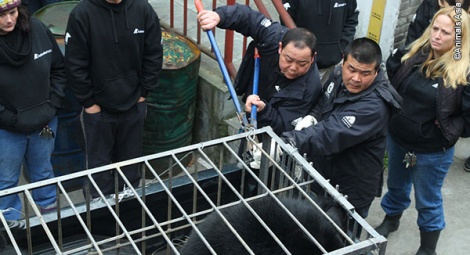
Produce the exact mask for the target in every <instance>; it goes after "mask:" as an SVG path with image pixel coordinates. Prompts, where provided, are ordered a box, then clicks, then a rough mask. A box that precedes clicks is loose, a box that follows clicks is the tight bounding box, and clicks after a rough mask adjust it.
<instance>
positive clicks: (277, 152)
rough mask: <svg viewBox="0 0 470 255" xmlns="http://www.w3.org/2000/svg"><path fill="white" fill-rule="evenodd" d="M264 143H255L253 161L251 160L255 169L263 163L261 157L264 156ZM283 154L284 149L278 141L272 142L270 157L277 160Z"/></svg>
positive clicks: (251, 164) (270, 163) (251, 165)
mask: <svg viewBox="0 0 470 255" xmlns="http://www.w3.org/2000/svg"><path fill="white" fill-rule="evenodd" d="M262 149H263V143H257V144H254V145H253V161H251V162H250V167H251V168H253V169H260V164H261V157H263V152H262V151H261V150H262ZM281 155H282V150H281V148H280V147H279V145H278V144H277V143H275V142H274V141H273V142H271V149H270V151H269V157H270V158H272V159H274V160H275V161H279V160H280V156H281ZM269 165H270V166H271V165H272V162H271V161H269Z"/></svg>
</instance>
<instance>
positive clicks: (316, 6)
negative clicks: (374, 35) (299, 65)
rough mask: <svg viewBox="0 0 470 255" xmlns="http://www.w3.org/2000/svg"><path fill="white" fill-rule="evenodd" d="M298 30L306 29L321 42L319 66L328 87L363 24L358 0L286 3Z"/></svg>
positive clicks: (295, 0)
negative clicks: (359, 24)
mask: <svg viewBox="0 0 470 255" xmlns="http://www.w3.org/2000/svg"><path fill="white" fill-rule="evenodd" d="M283 2H284V8H285V9H286V11H287V12H288V13H289V15H290V16H291V17H292V20H293V21H294V23H295V24H296V26H297V27H303V28H306V29H308V30H310V31H312V32H313V34H315V36H316V37H317V40H318V46H317V52H318V53H317V57H316V63H317V66H318V69H320V76H321V81H322V84H323V85H325V82H326V80H328V78H329V76H330V74H331V73H332V72H333V69H334V68H335V66H336V65H337V64H338V63H339V62H340V61H341V60H342V58H343V53H344V49H346V46H348V44H349V43H350V42H351V41H352V40H353V39H354V34H355V33H356V26H357V24H358V23H359V21H358V16H359V9H358V8H357V2H356V0H337V1H331V0H315V1H312V0H283Z"/></svg>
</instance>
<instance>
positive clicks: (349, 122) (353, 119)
mask: <svg viewBox="0 0 470 255" xmlns="http://www.w3.org/2000/svg"><path fill="white" fill-rule="evenodd" d="M342 121H343V123H344V125H346V127H348V128H351V127H352V125H353V124H354V122H356V117H354V116H344V117H343V119H342Z"/></svg>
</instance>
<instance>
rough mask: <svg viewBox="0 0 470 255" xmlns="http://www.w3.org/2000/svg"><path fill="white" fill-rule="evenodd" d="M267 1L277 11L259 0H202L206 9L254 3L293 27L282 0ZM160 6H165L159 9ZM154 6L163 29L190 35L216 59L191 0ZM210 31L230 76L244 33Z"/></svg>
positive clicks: (242, 49) (241, 49) (168, 0)
mask: <svg viewBox="0 0 470 255" xmlns="http://www.w3.org/2000/svg"><path fill="white" fill-rule="evenodd" d="M271 2H272V3H268V4H269V5H272V6H274V8H275V9H274V10H276V11H277V12H276V13H269V11H268V8H267V7H266V6H265V4H264V3H263V1H261V0H253V1H252V2H251V1H250V0H243V1H242V0H238V1H236V0H226V1H225V2H224V1H217V0H211V1H208V0H206V1H203V4H204V5H205V8H206V9H214V8H216V7H218V6H221V5H233V4H235V3H240V4H246V5H251V6H253V4H254V6H253V7H255V8H256V9H258V10H259V11H260V12H262V13H263V14H264V15H266V16H267V17H269V18H273V17H277V16H278V15H279V16H280V17H281V18H282V20H283V22H284V24H286V26H287V27H295V24H294V22H293V21H292V19H291V18H290V16H289V15H288V14H287V12H286V11H285V10H284V8H283V7H282V0H272V1H271ZM162 6H166V7H167V8H165V9H163V10H162V8H161V7H162ZM154 7H155V9H156V10H157V13H158V14H159V16H160V25H161V26H162V27H163V28H164V29H166V30H169V31H173V32H175V33H178V34H180V35H182V36H184V37H186V38H188V39H190V40H191V41H193V42H194V43H195V44H196V45H197V46H198V47H199V49H200V50H201V51H202V52H204V53H205V54H206V55H208V56H210V57H211V58H213V59H216V57H215V55H214V53H213V51H212V49H211V47H210V43H209V42H208V40H207V39H206V38H205V37H204V36H201V33H202V31H201V29H200V27H199V25H198V24H197V21H196V15H197V12H196V8H195V6H194V0H166V1H163V3H162V0H159V1H158V3H157V4H155V5H154ZM271 9H272V8H271ZM159 10H162V11H159ZM167 11H168V13H167ZM271 12H273V11H271ZM213 32H214V34H215V35H216V38H217V41H218V43H219V44H220V45H221V46H223V49H224V50H223V52H224V53H223V54H224V62H225V65H226V67H227V70H228V72H229V73H230V76H231V77H232V78H234V77H235V75H236V73H237V67H238V64H239V62H240V61H241V56H243V55H244V54H245V50H246V47H247V42H248V40H247V38H246V37H243V36H241V35H239V34H237V33H235V32H234V31H233V30H223V29H215V30H214V31H213ZM221 48H222V47H221ZM234 56H237V57H236V59H234Z"/></svg>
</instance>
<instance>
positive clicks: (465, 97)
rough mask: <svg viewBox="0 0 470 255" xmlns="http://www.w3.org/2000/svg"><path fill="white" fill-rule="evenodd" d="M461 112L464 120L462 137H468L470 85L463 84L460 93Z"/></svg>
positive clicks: (469, 125)
mask: <svg viewBox="0 0 470 255" xmlns="http://www.w3.org/2000/svg"><path fill="white" fill-rule="evenodd" d="M462 112H463V119H464V121H465V127H464V130H463V133H462V135H461V136H462V137H470V86H468V85H467V86H465V89H464V90H463V94H462Z"/></svg>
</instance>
